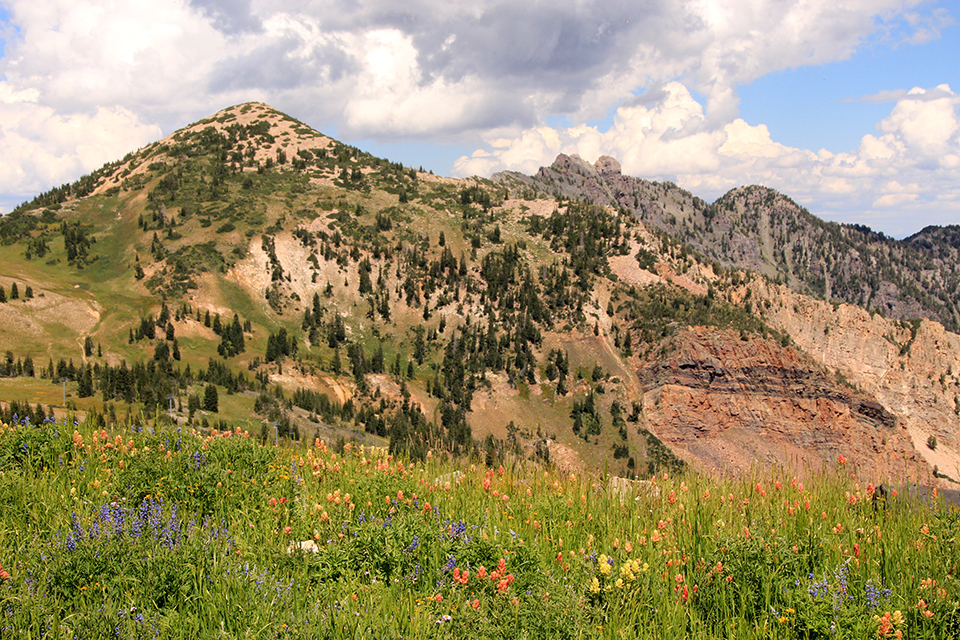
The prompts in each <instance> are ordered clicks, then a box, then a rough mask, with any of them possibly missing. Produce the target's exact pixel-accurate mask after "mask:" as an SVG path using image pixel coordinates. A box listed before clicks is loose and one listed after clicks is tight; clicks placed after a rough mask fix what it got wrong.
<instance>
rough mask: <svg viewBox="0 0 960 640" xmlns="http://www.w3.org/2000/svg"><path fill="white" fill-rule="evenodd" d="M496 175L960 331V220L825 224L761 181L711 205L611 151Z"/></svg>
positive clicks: (706, 250) (789, 278)
mask: <svg viewBox="0 0 960 640" xmlns="http://www.w3.org/2000/svg"><path fill="white" fill-rule="evenodd" d="M493 180H494V181H495V182H497V183H498V184H502V185H505V186H507V187H508V188H510V189H511V192H512V193H527V194H529V195H533V194H537V195H541V196H547V197H558V196H562V197H564V198H569V199H573V200H585V201H587V202H592V203H596V204H602V205H608V206H612V207H616V208H619V209H623V210H626V211H629V212H630V213H632V214H634V215H636V216H638V217H639V218H640V220H642V221H643V222H645V223H647V224H650V225H652V226H653V227H656V228H658V229H660V230H662V231H664V232H666V233H668V234H670V235H671V236H674V237H675V238H677V239H679V240H680V241H682V242H684V243H686V244H688V245H689V246H690V247H692V248H693V249H695V250H696V251H697V252H699V253H701V254H702V255H704V256H705V257H707V258H709V259H712V260H716V261H717V262H718V263H720V264H721V265H723V266H725V267H742V268H746V269H750V270H752V271H756V272H757V273H760V274H763V275H765V276H767V277H769V278H771V279H773V280H775V281H779V282H783V283H785V284H787V285H788V286H789V287H790V288H792V289H794V290H795V291H798V292H800V293H805V294H808V295H812V296H815V297H817V298H820V299H822V300H827V301H842V302H849V303H851V304H856V305H859V306H862V307H864V308H865V309H868V310H872V311H876V312H879V313H882V314H883V315H885V316H887V317H890V318H894V319H913V318H918V317H926V318H930V319H933V320H937V321H939V322H941V323H942V324H943V325H944V326H945V327H947V328H948V329H950V330H951V331H957V330H958V329H960V307H958V303H960V226H956V225H953V226H949V227H927V228H926V229H923V230H922V231H920V232H919V233H917V234H915V235H913V236H910V237H909V238H906V239H904V240H895V239H893V238H889V237H887V236H885V235H884V234H882V233H878V232H875V231H872V230H871V229H869V228H868V227H865V226H862V225H845V224H838V223H835V222H826V221H823V220H821V219H820V218H817V217H816V216H814V215H812V214H811V213H810V212H808V211H807V210H806V209H804V208H803V207H800V206H799V205H797V204H796V203H795V202H793V201H792V200H791V199H790V198H789V197H787V196H785V195H783V194H781V193H778V192H777V191H775V190H773V189H770V188H767V187H761V186H748V187H740V188H737V189H733V190H731V191H730V192H728V193H727V194H725V195H724V196H722V197H721V198H719V199H718V200H717V201H716V202H714V203H712V204H708V203H706V202H704V201H703V200H702V199H700V198H698V197H696V196H693V195H692V194H690V193H689V192H687V191H685V190H683V189H681V188H679V187H677V186H676V185H674V184H672V183H657V182H651V181H648V180H644V179H641V178H633V177H630V176H625V175H623V173H622V171H621V168H620V163H619V162H617V161H616V160H615V159H613V158H610V157H608V156H602V157H600V158H599V159H598V160H597V162H596V163H595V164H593V165H591V164H590V163H588V162H586V161H584V160H583V159H581V158H579V157H578V156H575V155H573V156H567V155H564V154H561V155H559V156H558V157H557V159H556V160H555V161H554V163H553V164H552V165H550V166H549V167H542V168H541V169H540V170H539V171H538V172H537V173H536V175H534V176H525V175H523V174H519V173H516V172H502V173H498V174H496V175H495V176H493Z"/></svg>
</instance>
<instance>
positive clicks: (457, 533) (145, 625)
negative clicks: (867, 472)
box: [0, 395, 960, 638]
mask: <svg viewBox="0 0 960 640" xmlns="http://www.w3.org/2000/svg"><path fill="white" fill-rule="evenodd" d="M236 400H237V401H240V400H241V398H240V397H237V398H236ZM225 401H226V402H230V401H233V400H232V399H228V398H226V397H224V396H222V395H221V402H225ZM254 435H256V434H254ZM853 465H854V462H853V461H851V462H848V463H846V464H842V465H841V464H838V465H837V467H836V469H835V470H834V471H833V473H830V474H827V475H823V476H820V477H817V478H813V479H808V480H807V482H806V486H805V485H804V483H802V482H800V481H798V480H796V479H795V478H792V477H787V476H784V477H780V476H771V475H769V474H763V473H760V472H756V473H754V474H753V475H752V476H751V477H741V478H738V479H732V480H723V481H718V480H714V479H709V478H704V477H700V476H696V475H681V476H677V477H670V476H664V475H661V476H658V477H657V478H656V479H655V481H654V482H653V483H652V484H649V485H638V486H637V487H636V489H635V492H634V493H627V494H621V493H618V492H615V491H611V490H610V489H609V488H608V487H607V483H606V480H605V479H604V478H602V477H600V476H597V475H582V476H572V475H561V474H558V473H556V472H554V471H553V470H551V469H544V468H541V467H538V466H535V465H532V464H529V463H524V462H516V463H515V464H513V465H510V466H508V468H503V467H500V468H498V469H488V468H485V467H484V466H482V465H481V464H479V463H478V462H477V461H474V460H470V459H461V460H447V459H441V458H439V457H429V458H428V459H427V460H425V461H424V462H423V463H417V464H411V463H408V462H406V461H404V460H400V459H395V458H391V457H390V456H388V455H387V454H386V452H385V451H383V450H379V449H370V448H366V449H358V448H352V447H351V446H350V445H347V446H346V447H345V448H344V449H343V450H341V451H339V452H338V451H335V450H332V449H330V448H328V447H327V446H326V445H325V444H324V443H323V442H315V443H313V444H310V445H304V446H287V447H280V448H275V447H270V446H261V445H259V444H258V443H257V441H256V438H254V437H245V434H243V433H238V432H230V433H228V434H221V433H217V432H215V431H214V432H209V433H204V434H200V433H193V432H191V433H186V432H185V431H182V430H174V429H173V428H172V427H164V426H162V425H161V423H159V422H154V423H148V424H142V423H140V422H133V423H129V424H127V425H126V426H125V427H124V428H122V429H119V430H117V431H115V432H109V433H108V432H106V431H99V432H98V431H95V430H94V429H93V427H92V426H91V425H87V424H76V423H74V422H73V421H72V420H64V421H62V422H59V423H55V422H49V423H46V424H42V425H38V426H32V425H24V424H13V425H4V426H3V427H0V504H3V505H4V507H3V511H2V519H0V565H2V571H3V572H4V573H0V576H3V577H0V610H2V611H3V612H4V615H3V616H2V617H0V636H3V637H46V638H73V637H120V638H141V637H144V638H145V637H150V638H153V637H160V638H187V637H189V638H224V637H228V638H246V637H257V638H326V637H330V638H348V637H349V638H355V637H371V636H376V637H403V638H438V637H444V638H446V637H453V638H523V637H531V638H533V637H536V638H541V637H550V638H623V637H626V638H690V637H697V638H866V637H878V636H879V637H886V636H887V635H889V637H894V635H895V634H896V633H897V632H900V633H901V634H902V635H903V637H907V638H953V637H957V636H958V633H960V613H958V596H960V584H958V582H957V579H956V571H957V567H958V565H960V557H958V552H957V549H956V545H955V539H956V535H957V529H958V526H960V516H958V512H957V510H956V509H954V508H948V507H946V506H944V505H943V504H942V503H940V502H937V501H933V502H932V503H929V504H926V503H919V502H911V501H909V500H908V499H906V498H905V497H902V496H901V497H894V496H893V494H892V493H890V494H888V496H887V497H888V498H889V502H873V501H872V500H871V496H870V492H871V490H873V487H868V486H865V485H862V484H858V483H857V481H856V479H855V477H856V475H857V474H856V472H855V470H854V469H852V467H853ZM303 541H311V542H312V543H313V544H315V545H316V546H315V549H316V553H312V552H302V551H295V552H292V553H291V552H290V551H289V547H290V544H291V542H303ZM18 634H19V635H18Z"/></svg>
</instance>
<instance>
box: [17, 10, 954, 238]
mask: <svg viewBox="0 0 960 640" xmlns="http://www.w3.org/2000/svg"><path fill="white" fill-rule="evenodd" d="M397 6H398V5H396V3H395V2H394V1H393V0H389V1H388V0H362V1H360V2H356V3H351V4H349V5H344V4H342V3H335V2H331V1H329V0H298V1H297V2H280V1H274V0H149V1H148V0H127V1H125V2H123V3H116V2H114V1H107V0H70V1H69V2H68V1H67V0H47V1H46V2H43V3H36V2H35V1H34V0H30V1H27V0H0V211H8V210H10V209H11V208H12V207H13V206H15V205H16V204H18V203H19V202H21V201H23V200H26V199H29V198H30V197H32V196H33V195H36V194H37V193H38V192H40V191H43V190H46V189H49V188H50V187H52V186H55V185H58V184H62V183H64V182H69V181H72V180H75V179H76V178H78V177H79V176H80V175H83V174H84V173H88V172H89V171H91V170H93V169H95V168H97V167H98V166H100V165H101V164H102V163H104V162H107V161H110V160H114V159H116V158H119V157H122V156H123V155H124V154H125V153H127V152H128V151H131V150H134V149H136V148H138V147H140V146H143V145H145V144H148V143H149V142H152V141H153V140H156V139H159V138H161V137H163V136H165V135H169V134H170V133H172V132H173V131H175V130H176V129H177V128H179V127H182V126H184V125H186V124H189V123H190V122H194V121H196V120H198V119H200V118H203V117H206V116H208V115H211V114H212V113H214V112H216V111H218V110H219V109H222V108H224V107H226V106H230V105H233V104H237V103H240V102H246V101H250V100H259V101H263V102H267V103H268V104H271V105H273V106H274V107H276V108H278V109H281V110H282V111H285V112H287V113H289V114H291V115H293V116H294V117H296V118H298V119H300V120H301V121H303V122H306V123H307V124H309V125H311V126H313V127H315V128H317V129H320V130H321V131H324V132H325V133H328V134H330V135H333V136H335V137H337V138H338V139H341V140H343V141H344V142H347V143H349V144H354V145H356V146H358V147H361V148H363V149H365V150H367V151H370V152H371V153H374V154H376V155H380V156H384V157H387V158H390V159H391V160H394V161H400V162H403V163H404V164H407V165H410V166H414V167H420V166H423V167H424V168H425V169H427V170H433V171H434V172H435V173H437V174H441V175H455V176H468V175H490V174H491V173H493V172H495V171H501V170H505V169H510V170H519V171H523V172H526V173H532V172H535V171H536V170H537V168H539V167H540V166H542V165H545V164H549V163H550V162H552V161H553V159H554V158H555V157H556V155H557V154H558V153H561V152H562V153H577V154H579V155H580V156H581V157H583V158H584V159H586V160H588V161H590V162H593V161H595V160H596V159H597V158H598V157H599V156H600V155H610V156H613V157H615V158H617V159H618V160H620V162H621V164H622V166H623V170H624V172H625V173H628V174H631V175H636V176H639V177H644V178H649V179H652V180H671V181H674V182H677V183H678V184H680V185H681V186H683V187H685V188H687V189H689V190H690V191H692V192H693V193H695V194H697V195H700V196H701V197H704V198H705V199H707V200H712V199H715V198H717V197H719V196H720V195H722V194H723V193H725V192H726V191H727V190H729V189H731V188H734V187H737V186H740V185H743V184H766V185H768V186H771V187H774V188H776V189H779V190H781V191H783V192H784V193H786V194H788V195H790V196H791V197H793V198H794V199H795V200H797V201H798V202H800V203H801V204H803V205H804V206H806V207H807V208H808V209H810V211H812V212H813V213H815V214H817V215H820V216H822V217H825V218H828V219H833V220H838V221H845V222H857V223H862V224H867V225H869V226H871V227H873V228H875V229H878V230H881V231H884V232H886V233H888V234H891V235H894V236H896V237H903V236H905V235H908V234H910V233H914V232H915V231H917V230H919V229H920V228H922V227H923V226H925V225H927V224H956V223H960V77H958V76H960V7H958V6H957V3H956V2H955V1H953V2H946V1H941V2H918V1H916V0H861V1H860V2H858V3H856V4H853V5H851V4H844V3H838V2H836V0H802V1H801V0H725V1H724V2H722V3H721V2H713V3H710V2H702V1H699V0H680V1H678V2H663V1H662V0H553V1H552V2H550V3H516V2H509V1H507V0H472V1H471V2H469V3H467V2H459V1H452V2H451V1H450V0H418V2H414V3H407V4H405V5H403V7H402V8H401V9H399V10H398V9H397Z"/></svg>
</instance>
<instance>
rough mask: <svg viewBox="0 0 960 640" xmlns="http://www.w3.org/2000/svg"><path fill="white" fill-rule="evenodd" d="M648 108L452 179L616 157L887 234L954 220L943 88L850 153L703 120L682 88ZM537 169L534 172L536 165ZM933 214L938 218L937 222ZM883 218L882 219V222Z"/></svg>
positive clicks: (508, 151) (675, 86)
mask: <svg viewBox="0 0 960 640" xmlns="http://www.w3.org/2000/svg"><path fill="white" fill-rule="evenodd" d="M657 95H658V99H657V101H656V102H655V103H653V104H645V105H640V106H634V107H621V108H620V109H618V110H617V112H616V114H615V116H614V119H613V120H614V124H613V126H612V127H610V129H609V130H607V131H605V132H600V131H599V130H597V129H596V128H593V127H583V126H579V127H574V128H570V129H562V128H550V127H546V126H539V127H536V128H532V129H529V130H526V131H524V132H522V133H521V134H520V135H518V136H517V137H516V138H514V139H512V140H507V139H502V138H501V139H497V140H493V141H490V145H489V147H490V148H489V150H483V151H481V152H476V153H474V154H473V155H472V156H464V157H462V158H460V159H459V160H458V161H457V163H456V165H455V174H456V175H461V176H465V175H471V174H481V175H489V174H490V173H492V172H494V171H500V170H505V169H513V170H520V171H524V172H526V173H532V172H534V171H535V170H536V168H538V167H539V166H544V165H549V164H550V163H551V162H552V161H553V159H554V158H555V157H556V155H557V154H558V153H561V152H562V153H567V154H573V153H576V154H578V155H580V156H581V157H583V158H584V159H587V160H589V161H594V160H596V159H597V157H599V156H600V155H609V156H613V157H615V158H617V159H619V160H620V162H621V164H622V167H623V171H624V173H626V174H629V175H635V176H641V177H644V178H649V179H665V180H672V181H676V182H677V183H678V184H680V185H682V186H684V187H685V188H687V189H690V190H691V191H694V192H695V193H698V194H699V195H702V196H706V197H711V198H713V197H717V196H719V195H721V194H722V193H723V192H725V191H727V190H728V189H731V188H734V187H737V186H741V185H743V184H752V183H757V184H765V185H769V186H772V187H774V188H777V189H780V190H782V191H784V192H785V193H787V194H789V195H791V196H793V197H795V198H796V199H797V200H799V201H801V202H811V201H812V202H818V203H828V206H831V207H835V210H834V211H833V214H834V217H836V218H843V217H846V218H847V219H850V220H851V221H853V217H852V215H853V214H854V212H857V215H858V216H861V217H862V216H863V215H865V214H869V212H870V211H872V210H875V209H878V208H879V209H884V210H890V209H891V208H898V209H897V211H898V212H899V213H901V214H904V215H903V218H904V219H902V220H900V221H899V222H898V223H897V224H899V225H900V226H895V225H893V224H892V223H891V222H888V221H884V222H882V224H884V225H886V226H885V227H884V229H885V230H887V231H888V232H890V233H894V234H901V235H902V234H904V233H907V232H909V231H915V230H916V229H913V228H912V226H911V225H914V224H915V221H914V220H911V219H910V214H911V212H913V213H917V214H920V213H922V214H923V215H926V216H933V217H934V218H935V219H936V221H937V222H938V223H940V224H946V223H956V213H957V211H958V209H960V112H958V109H960V95H958V94H955V93H954V92H953V91H952V90H951V89H950V87H949V86H946V85H940V86H938V87H936V88H933V89H922V88H914V89H912V90H910V91H909V92H907V93H905V94H904V96H903V97H902V99H901V100H899V101H898V102H897V103H896V105H895V106H894V107H893V110H892V111H891V113H890V115H889V116H888V117H886V118H884V119H883V120H882V121H881V122H880V123H879V124H878V125H877V129H878V131H879V133H880V135H867V136H864V138H863V140H862V142H861V144H860V147H859V149H858V150H857V151H856V152H854V153H843V154H832V153H829V152H827V151H823V152H821V153H814V152H812V151H808V150H804V149H794V148H791V147H788V146H785V145H782V144H779V143H777V142H775V141H773V140H772V139H771V138H770V133H769V131H768V130H767V127H766V126H764V125H762V124H760V125H750V124H748V123H746V122H744V121H743V120H742V119H739V118H738V119H735V120H733V121H731V122H728V123H725V124H721V125H716V124H711V123H709V121H708V119H707V117H706V116H705V114H704V112H703V107H702V106H701V105H700V104H699V103H698V102H697V101H696V100H694V99H693V97H692V96H691V95H690V92H689V91H688V90H687V89H686V88H685V87H684V86H683V85H682V84H680V83H670V84H667V85H666V86H665V87H663V91H661V92H658V94H657ZM533 165H536V167H534V166H533ZM937 216H939V218H938V217H937ZM883 219H884V220H888V218H887V217H886V216H884V218H883Z"/></svg>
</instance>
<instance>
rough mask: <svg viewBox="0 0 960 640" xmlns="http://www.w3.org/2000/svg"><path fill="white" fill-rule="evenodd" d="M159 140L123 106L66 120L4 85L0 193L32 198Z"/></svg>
mask: <svg viewBox="0 0 960 640" xmlns="http://www.w3.org/2000/svg"><path fill="white" fill-rule="evenodd" d="M159 137H160V128H159V127H158V126H156V125H152V124H145V123H142V122H140V121H139V119H138V118H137V117H136V115H134V114H133V113H131V112H130V111H129V110H127V109H124V108H122V107H118V108H114V109H107V108H98V109H96V110H95V111H94V112H93V113H91V114H74V115H70V116H61V115H59V114H57V113H56V112H55V111H54V110H53V109H51V108H50V107H42V106H39V105H37V104H36V95H35V94H33V93H23V92H21V93H19V94H18V93H17V92H15V91H12V90H11V89H10V88H9V86H8V85H7V83H4V82H0V193H3V194H5V195H6V198H7V200H8V202H9V201H11V200H16V199H18V198H19V200H20V201H22V200H27V199H29V198H30V197H32V196H34V195H36V194H37V193H39V192H41V191H45V190H47V189H49V188H50V187H51V186H54V185H59V184H63V183H64V182H69V181H72V180H75V179H76V178H77V177H78V176H80V175H82V174H84V173H88V172H89V171H91V170H92V169H94V168H96V167H99V166H101V165H103V164H104V163H106V162H109V161H111V160H116V159H118V158H121V157H123V156H124V155H125V154H126V153H127V152H129V151H131V150H133V149H136V148H137V147H140V146H143V145H145V144H147V143H149V142H151V141H153V140H156V139H157V138H159ZM10 204H12V202H10Z"/></svg>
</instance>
